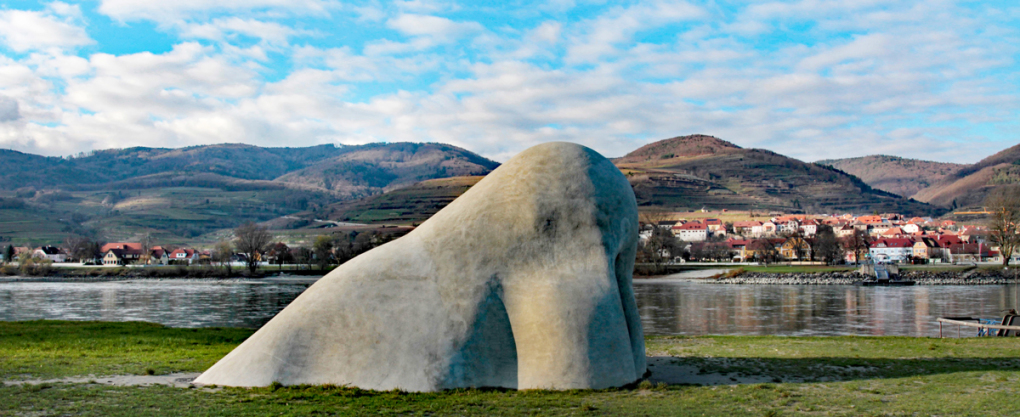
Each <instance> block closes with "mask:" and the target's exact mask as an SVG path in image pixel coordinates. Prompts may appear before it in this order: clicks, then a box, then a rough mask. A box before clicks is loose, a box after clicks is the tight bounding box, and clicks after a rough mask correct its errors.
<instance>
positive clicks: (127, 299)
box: [0, 281, 308, 328]
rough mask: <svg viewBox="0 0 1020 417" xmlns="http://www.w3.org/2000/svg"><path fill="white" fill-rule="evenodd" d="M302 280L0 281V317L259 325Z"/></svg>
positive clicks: (290, 298) (287, 299)
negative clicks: (291, 281) (272, 281)
mask: <svg viewBox="0 0 1020 417" xmlns="http://www.w3.org/2000/svg"><path fill="white" fill-rule="evenodd" d="M306 288H308V284H291V283H287V284H252V283H237V282H230V283H217V282H213V281H209V282H188V283H182V282H172V281H169V282H163V281H140V282H102V283H40V282H32V283H3V284H0V320H4V321H11V320H36V319H53V320H104V321H135V320H137V321H150V322H155V323H161V324H165V325H167V326H172V327H210V326H226V327H251V328H256V327H261V326H262V325H263V324H265V323H266V322H268V321H269V319H271V318H273V316H274V315H276V313H278V312H279V311H280V310H283V308H284V307H286V306H287V304H290V302H291V301H293V300H294V298H296V297H297V296H298V295H300V294H301V292H302V291H304V290H305V289H306Z"/></svg>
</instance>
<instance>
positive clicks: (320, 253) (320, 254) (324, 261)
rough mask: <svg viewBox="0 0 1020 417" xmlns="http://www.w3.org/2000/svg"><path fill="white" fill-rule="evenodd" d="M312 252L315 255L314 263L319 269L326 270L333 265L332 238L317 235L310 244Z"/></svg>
mask: <svg viewBox="0 0 1020 417" xmlns="http://www.w3.org/2000/svg"><path fill="white" fill-rule="evenodd" d="M312 251H313V252H314V253H315V263H317V264H319V269H326V267H327V266H329V265H330V264H332V263H333V238H332V237H330V236H327V235H319V237H316V238H315V242H314V243H313V244H312Z"/></svg>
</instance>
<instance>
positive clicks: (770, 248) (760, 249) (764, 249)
mask: <svg viewBox="0 0 1020 417" xmlns="http://www.w3.org/2000/svg"><path fill="white" fill-rule="evenodd" d="M747 246H748V248H749V249H751V250H753V251H754V257H755V259H757V260H758V261H759V262H764V263H765V265H766V266H767V265H768V264H769V263H772V262H776V261H777V260H779V250H778V249H776V245H775V244H774V243H772V241H771V240H769V239H767V238H761V239H757V240H755V241H753V242H751V243H750V244H748V245H747Z"/></svg>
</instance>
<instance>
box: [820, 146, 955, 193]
mask: <svg viewBox="0 0 1020 417" xmlns="http://www.w3.org/2000/svg"><path fill="white" fill-rule="evenodd" d="M815 163H816V164H819V165H828V166H831V167H833V168H836V169H838V170H840V171H843V172H846V173H847V174H850V175H853V176H856V177H858V178H860V179H861V180H864V182H866V183H867V184H868V185H870V186H872V187H874V188H877V189H879V190H882V191H888V192H890V193H893V194H897V195H900V196H903V197H913V196H914V195H915V194H917V193H918V192H919V191H921V190H923V189H925V188H928V187H931V186H932V185H934V184H937V183H939V182H940V181H941V180H942V179H943V178H945V177H946V176H949V175H952V174H954V173H956V172H957V171H960V170H961V169H963V168H965V167H967V165H964V164H953V163H947V162H934V161H922V160H918V159H909V158H900V157H898V156H889V155H869V156H863V157H858V158H845V159H827V160H822V161H817V162H815Z"/></svg>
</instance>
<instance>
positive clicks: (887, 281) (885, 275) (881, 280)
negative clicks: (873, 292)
mask: <svg viewBox="0 0 1020 417" xmlns="http://www.w3.org/2000/svg"><path fill="white" fill-rule="evenodd" d="M874 265H875V277H874V278H868V279H866V280H864V281H861V285H863V286H865V287H870V286H882V287H889V286H906V285H914V284H916V282H914V281H913V280H909V279H899V278H900V277H899V275H890V274H889V269H888V268H886V267H885V265H884V264H881V263H876V264H874Z"/></svg>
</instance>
